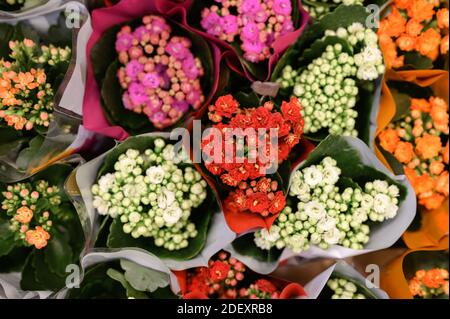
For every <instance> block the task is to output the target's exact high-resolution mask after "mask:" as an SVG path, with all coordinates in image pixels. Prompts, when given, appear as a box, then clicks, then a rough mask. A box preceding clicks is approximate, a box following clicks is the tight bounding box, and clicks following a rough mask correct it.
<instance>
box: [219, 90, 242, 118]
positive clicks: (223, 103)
mask: <svg viewBox="0 0 450 319" xmlns="http://www.w3.org/2000/svg"><path fill="white" fill-rule="evenodd" d="M238 106H239V103H238V102H237V101H236V100H235V99H234V98H233V96H232V95H231V94H228V95H225V96H221V97H219V98H218V99H217V101H216V103H215V104H214V111H216V112H217V113H218V114H219V115H221V116H224V117H228V118H229V117H231V116H232V115H233V114H234V113H235V112H236V110H237V108H238Z"/></svg>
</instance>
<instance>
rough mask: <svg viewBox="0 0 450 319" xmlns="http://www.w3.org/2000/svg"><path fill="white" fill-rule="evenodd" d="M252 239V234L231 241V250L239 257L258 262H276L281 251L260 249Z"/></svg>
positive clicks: (253, 236)
mask: <svg viewBox="0 0 450 319" xmlns="http://www.w3.org/2000/svg"><path fill="white" fill-rule="evenodd" d="M254 238H255V235H254V234H253V233H249V234H245V235H243V236H240V237H238V238H236V239H235V240H234V241H233V243H232V245H233V248H234V249H235V250H236V251H237V252H238V253H240V254H241V255H244V256H249V257H253V258H255V259H256V260H259V261H263V262H268V263H270V262H276V261H278V259H279V258H280V256H281V253H282V252H283V250H280V249H277V248H275V247H274V248H272V249H270V250H265V249H261V248H259V247H258V246H256V244H255V242H254Z"/></svg>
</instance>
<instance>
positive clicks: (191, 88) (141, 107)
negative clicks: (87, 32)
mask: <svg viewBox="0 0 450 319" xmlns="http://www.w3.org/2000/svg"><path fill="white" fill-rule="evenodd" d="M105 51H107V52H109V53H108V54H107V55H105ZM90 59H91V61H92V65H93V71H94V75H95V79H96V81H97V83H98V85H99V88H100V90H101V106H102V108H103V112H104V114H105V116H106V118H107V119H108V121H109V123H110V124H113V125H117V126H120V127H122V128H124V129H125V130H126V132H127V133H129V134H131V135H137V134H141V133H146V132H150V131H153V130H155V129H159V130H164V129H169V128H170V127H174V126H177V125H179V124H180V123H182V122H183V121H184V120H186V119H187V118H188V117H189V116H191V115H192V114H193V113H195V112H196V111H198V110H199V109H200V108H201V107H202V106H203V104H204V102H205V100H206V99H207V98H208V97H209V95H210V93H211V91H212V90H213V82H214V76H213V71H214V70H213V58H212V50H211V47H210V46H209V45H208V44H207V43H206V41H204V40H203V39H202V38H201V37H199V36H198V35H196V34H195V33H193V32H190V31H188V30H187V29H186V28H185V27H184V26H182V25H181V24H178V23H177V22H174V21H173V20H170V19H168V18H164V17H162V16H157V15H146V16H144V17H142V18H139V19H135V20H133V21H129V22H127V23H124V24H121V25H115V26H114V27H112V28H110V29H108V30H107V31H106V32H104V34H102V36H101V38H100V39H99V40H98V41H97V42H96V43H95V45H94V46H93V48H92V51H91V56H90Z"/></svg>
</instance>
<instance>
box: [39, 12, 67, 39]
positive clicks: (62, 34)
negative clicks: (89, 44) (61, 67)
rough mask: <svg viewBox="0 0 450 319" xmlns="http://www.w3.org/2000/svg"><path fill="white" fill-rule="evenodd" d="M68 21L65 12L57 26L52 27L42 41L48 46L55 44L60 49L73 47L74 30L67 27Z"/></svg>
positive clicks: (62, 13) (59, 18) (61, 14)
mask: <svg viewBox="0 0 450 319" xmlns="http://www.w3.org/2000/svg"><path fill="white" fill-rule="evenodd" d="M66 21H67V19H66V16H65V14H64V12H61V13H60V15H59V17H58V21H57V23H56V24H54V25H52V26H50V28H49V29H48V31H47V32H46V33H45V34H44V35H43V37H42V40H43V42H44V43H46V44H50V43H51V44H53V45H55V46H59V47H65V46H68V47H72V35H73V30H72V29H69V28H68V27H67V23H66Z"/></svg>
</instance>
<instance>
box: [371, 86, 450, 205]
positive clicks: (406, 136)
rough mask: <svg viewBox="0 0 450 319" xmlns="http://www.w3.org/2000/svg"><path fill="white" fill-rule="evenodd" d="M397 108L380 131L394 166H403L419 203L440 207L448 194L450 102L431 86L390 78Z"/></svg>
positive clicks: (383, 148)
mask: <svg viewBox="0 0 450 319" xmlns="http://www.w3.org/2000/svg"><path fill="white" fill-rule="evenodd" d="M388 85H389V88H390V90H391V93H392V95H393V97H394V100H395V102H396V106H397V112H396V114H395V116H394V118H393V119H392V121H391V123H390V124H389V125H388V127H387V128H386V129H384V130H383V131H382V132H380V134H379V135H378V142H379V145H380V148H381V149H382V151H383V153H384V154H385V155H386V156H385V157H386V159H387V160H388V162H389V164H390V165H391V167H394V168H397V169H400V170H403V171H404V172H405V175H406V176H407V178H408V180H409V181H410V183H411V184H412V186H413V187H414V190H415V192H416V195H417V197H418V201H419V204H420V205H421V206H423V207H424V208H426V209H428V210H433V209H437V208H439V207H440V206H441V205H442V204H443V202H444V201H445V199H446V198H447V197H448V183H449V175H448V152H449V151H448V132H449V130H448V104H447V102H446V101H445V100H444V99H443V98H441V97H438V96H435V95H434V93H433V89H432V88H431V87H420V86H418V85H416V84H414V83H408V82H399V81H389V82H388Z"/></svg>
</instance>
